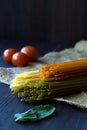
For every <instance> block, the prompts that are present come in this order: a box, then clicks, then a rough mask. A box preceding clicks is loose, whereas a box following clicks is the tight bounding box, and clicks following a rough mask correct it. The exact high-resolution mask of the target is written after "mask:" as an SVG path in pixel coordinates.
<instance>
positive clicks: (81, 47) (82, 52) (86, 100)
mask: <svg viewBox="0 0 87 130" xmlns="http://www.w3.org/2000/svg"><path fill="white" fill-rule="evenodd" d="M81 58H87V41H84V40H82V41H79V42H77V43H76V44H75V46H74V47H73V48H68V49H64V50H62V51H60V52H54V51H53V52H49V53H47V54H45V55H44V56H43V57H41V58H39V61H38V62H35V63H30V64H29V66H27V67H22V68H19V67H13V68H3V67H0V82H3V83H6V84H8V85H9V84H10V83H11V80H12V79H13V78H14V77H15V75H16V74H18V73H22V72H24V71H32V70H36V69H38V68H39V67H40V66H42V65H44V64H47V63H58V62H62V61H70V60H75V59H81ZM55 100H57V101H63V102H67V103H69V104H72V105H76V106H78V107H80V108H85V109H86V108H87V92H81V93H79V94H74V95H70V96H67V97H61V98H56V99H55Z"/></svg>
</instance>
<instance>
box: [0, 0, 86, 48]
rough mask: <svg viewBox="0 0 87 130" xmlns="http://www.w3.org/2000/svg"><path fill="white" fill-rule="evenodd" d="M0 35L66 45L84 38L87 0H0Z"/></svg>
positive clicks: (14, 38)
mask: <svg viewBox="0 0 87 130" xmlns="http://www.w3.org/2000/svg"><path fill="white" fill-rule="evenodd" d="M0 39H5V40H8V39H10V40H24V41H26V40H27V41H35V42H36V41H40V42H52V43H53V42H55V43H61V44H62V45H64V44H65V45H66V44H67V45H68V46H70V44H71V45H73V44H74V43H75V42H77V41H78V40H81V39H87V0H0Z"/></svg>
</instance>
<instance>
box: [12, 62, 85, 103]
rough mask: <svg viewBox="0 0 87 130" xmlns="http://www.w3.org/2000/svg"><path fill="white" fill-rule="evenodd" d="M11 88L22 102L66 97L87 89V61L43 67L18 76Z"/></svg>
mask: <svg viewBox="0 0 87 130" xmlns="http://www.w3.org/2000/svg"><path fill="white" fill-rule="evenodd" d="M10 88H11V90H12V92H13V93H15V94H18V97H20V98H21V100H22V101H29V102H31V101H35V100H44V99H48V98H54V97H59V96H65V95H68V94H73V93H76V92H80V91H85V90H86V89H87V60H76V61H70V62H63V63H58V64H49V65H45V66H42V67H41V68H40V69H39V70H37V71H31V72H25V73H22V74H18V75H17V76H16V77H15V79H14V80H13V81H12V84H11V85H10Z"/></svg>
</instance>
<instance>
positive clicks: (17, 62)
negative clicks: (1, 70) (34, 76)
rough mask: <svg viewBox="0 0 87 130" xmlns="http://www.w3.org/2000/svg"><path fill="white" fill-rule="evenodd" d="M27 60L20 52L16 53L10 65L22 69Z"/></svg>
mask: <svg viewBox="0 0 87 130" xmlns="http://www.w3.org/2000/svg"><path fill="white" fill-rule="evenodd" d="M28 61H29V58H28V56H27V55H26V54H24V53H22V52H17V53H15V54H13V56H12V64H13V65H14V66H18V67H23V66H26V65H27V64H28Z"/></svg>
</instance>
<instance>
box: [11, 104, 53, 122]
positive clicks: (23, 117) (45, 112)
mask: <svg viewBox="0 0 87 130" xmlns="http://www.w3.org/2000/svg"><path fill="white" fill-rule="evenodd" d="M54 111H55V107H53V106H51V105H39V106H36V107H34V108H32V109H30V110H28V111H26V112H24V113H17V114H15V115H14V118H15V121H22V122H28V121H31V122H33V121H37V120H41V119H44V118H46V117H48V116H50V115H51V114H52V113H53V112H54Z"/></svg>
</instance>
